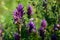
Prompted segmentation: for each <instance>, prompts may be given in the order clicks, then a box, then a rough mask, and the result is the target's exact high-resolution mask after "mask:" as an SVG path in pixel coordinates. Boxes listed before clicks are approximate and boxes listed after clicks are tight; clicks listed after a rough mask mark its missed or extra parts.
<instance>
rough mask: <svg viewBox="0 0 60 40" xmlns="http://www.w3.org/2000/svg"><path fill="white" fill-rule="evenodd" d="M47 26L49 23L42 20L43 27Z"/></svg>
mask: <svg viewBox="0 0 60 40" xmlns="http://www.w3.org/2000/svg"><path fill="white" fill-rule="evenodd" d="M46 26H47V22H46V20H45V19H44V20H42V22H41V27H44V28H45V27H46Z"/></svg>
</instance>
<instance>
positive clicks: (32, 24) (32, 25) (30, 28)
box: [29, 21, 36, 32]
mask: <svg viewBox="0 0 60 40" xmlns="http://www.w3.org/2000/svg"><path fill="white" fill-rule="evenodd" d="M32 30H33V31H35V30H36V27H35V24H34V22H32V21H30V23H29V32H32Z"/></svg>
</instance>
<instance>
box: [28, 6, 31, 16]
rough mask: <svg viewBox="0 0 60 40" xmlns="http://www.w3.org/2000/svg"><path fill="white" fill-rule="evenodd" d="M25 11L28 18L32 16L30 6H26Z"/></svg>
mask: <svg viewBox="0 0 60 40" xmlns="http://www.w3.org/2000/svg"><path fill="white" fill-rule="evenodd" d="M27 11H28V12H27V14H28V17H31V15H32V6H31V5H29V6H28V9H27Z"/></svg>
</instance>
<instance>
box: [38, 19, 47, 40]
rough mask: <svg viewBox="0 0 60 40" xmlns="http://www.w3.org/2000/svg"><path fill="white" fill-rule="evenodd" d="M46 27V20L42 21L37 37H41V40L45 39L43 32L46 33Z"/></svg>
mask: <svg viewBox="0 0 60 40" xmlns="http://www.w3.org/2000/svg"><path fill="white" fill-rule="evenodd" d="M46 26H47V22H46V20H45V19H44V20H42V22H41V27H40V29H39V35H40V36H41V37H42V40H44V37H45V32H46V29H45V28H46Z"/></svg>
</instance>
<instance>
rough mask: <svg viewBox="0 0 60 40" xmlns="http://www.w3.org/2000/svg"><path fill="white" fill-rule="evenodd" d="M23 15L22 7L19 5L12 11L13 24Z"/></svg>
mask: <svg viewBox="0 0 60 40" xmlns="http://www.w3.org/2000/svg"><path fill="white" fill-rule="evenodd" d="M23 14H24V10H23V5H22V4H19V5H18V7H17V9H16V10H15V11H14V15H13V17H14V23H15V24H16V23H19V21H20V20H19V19H20V18H22V17H23Z"/></svg>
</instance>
